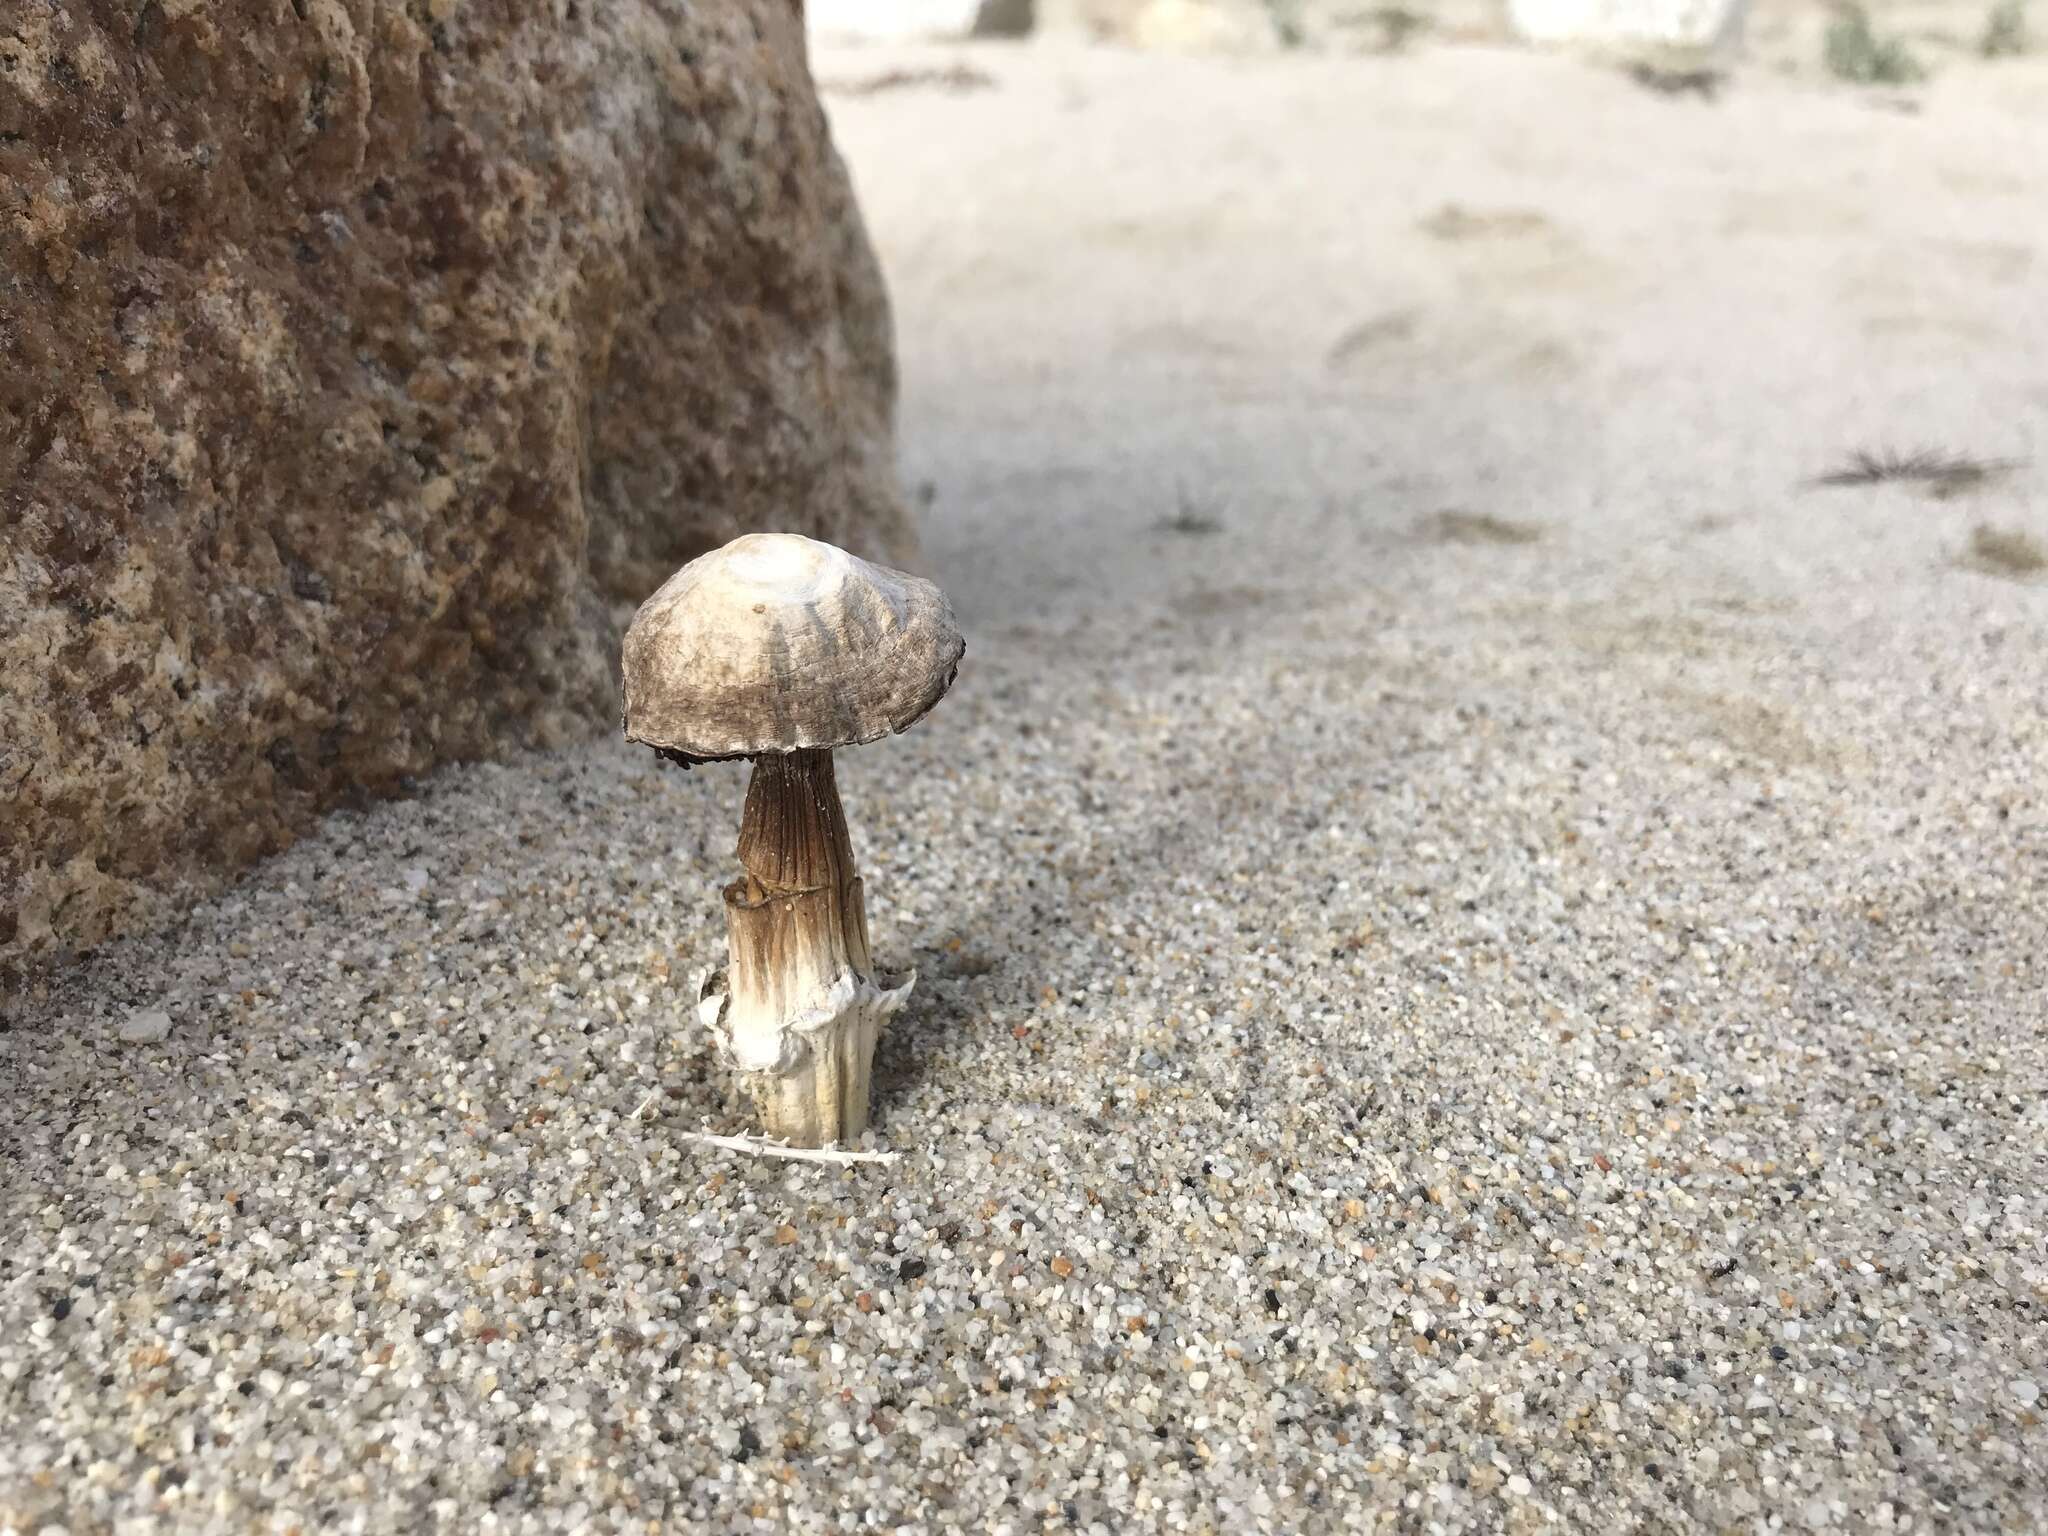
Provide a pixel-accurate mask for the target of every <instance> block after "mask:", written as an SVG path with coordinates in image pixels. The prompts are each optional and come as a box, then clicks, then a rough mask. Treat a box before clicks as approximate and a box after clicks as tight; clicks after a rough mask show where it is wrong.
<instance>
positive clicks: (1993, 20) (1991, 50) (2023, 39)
mask: <svg viewBox="0 0 2048 1536" xmlns="http://www.w3.org/2000/svg"><path fill="white" fill-rule="evenodd" d="M2032 46H2033V43H2032V40H2031V39H2030V38H2029V37H2028V36H2027V6H2026V0H2000V3H1999V4H1997V5H1994V6H1993V7H1992V8H1991V14H1990V15H1989V16H1987V17H1985V18H1984V35H1983V36H1982V37H1980V38H1979V39H1978V40H1977V53H1978V55H1979V56H1980V57H1982V58H1986V59H2015V58H2018V57H2019V56H2020V55H2021V54H2023V53H2026V52H2027V51H2028V50H2029V49H2030V48H2032Z"/></svg>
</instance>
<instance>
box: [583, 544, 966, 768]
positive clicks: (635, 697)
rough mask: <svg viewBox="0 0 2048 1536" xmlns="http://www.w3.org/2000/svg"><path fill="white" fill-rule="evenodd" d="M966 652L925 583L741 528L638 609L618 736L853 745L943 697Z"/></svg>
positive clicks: (679, 750) (782, 745) (702, 745)
mask: <svg viewBox="0 0 2048 1536" xmlns="http://www.w3.org/2000/svg"><path fill="white" fill-rule="evenodd" d="M966 649H967V646H966V642H965V641H964V640H962V639H961V638H960V627H959V625H958V624H957V623H956V622H955V621H954V618H953V609H952V607H951V605H949V604H948V603H947V601H946V597H945V594H944V593H943V592H941V591H940V590H939V589H938V588H937V587H935V586H933V585H932V584H931V583H930V582H928V581H924V580H922V579H920V578H918V577H916V576H911V575H908V574H906V573H905V572H903V571H897V570H891V569H890V568H889V567H887V566H882V565H870V564H869V563H868V562H867V561H865V560H861V559H858V558H856V557H855V556H853V555H849V554H848V553H847V552H846V551H845V550H843V549H839V548H836V547H834V546H833V545H830V544H821V543H819V542H818V541H817V540H816V539H806V538H803V537H802V536H800V535H798V534H793V533H750V534H747V535H745V536H744V537H742V538H737V539H734V540H733V541H732V542H731V543H730V544H728V545H726V546H725V547H724V548H723V549H715V550H713V551H711V553H710V554H708V555H700V556H698V557H697V558H696V559H695V560H692V561H691V562H690V563H689V564H688V565H686V566H684V567H683V568H682V569H681V570H679V571H677V572H676V573H675V575H673V576H671V577H669V579H668V580H667V581H666V582H664V583H663V584H662V588H661V590H660V591H659V592H656V593H655V594H654V596H652V597H650V598H648V599H647V601H646V602H644V603H642V604H641V605H640V611H639V613H637V614H635V615H634V617H633V624H632V627H631V628H630V629H628V630H627V631H626V642H625V647H624V651H623V657H622V660H623V670H624V673H625V694H626V715H625V727H626V739H627V740H628V741H637V742H642V743H645V744H646V745H648V746H650V747H656V748H658V749H660V750H661V751H662V752H664V753H665V754H667V755H668V756H671V757H677V758H681V759H683V760H685V761H689V762H711V761H715V760H717V759H719V758H729V757H754V756H757V755H758V754H760V753H763V752H794V751H796V750H797V749H799V748H804V747H809V748H820V747H851V746H858V745H859V744H860V743H862V742H867V741H876V740H879V739H880V738H881V737H884V736H887V735H890V734H891V733H893V732H896V731H901V730H905V729H907V728H908V727H909V726H911V725H912V724H914V723H915V722H916V721H917V720H918V719H920V718H921V717H922V716H923V715H924V713H925V712H926V711H927V710H929V709H930V708H931V707H932V706H933V705H934V704H936V703H938V702H939V700H940V698H942V697H943V696H944V695H945V692H946V690H947V689H948V688H950V687H951V686H952V684H953V673H954V671H955V670H956V669H957V668H958V667H959V665H960V657H961V654H962V653H963V652H964V651H965V650H966Z"/></svg>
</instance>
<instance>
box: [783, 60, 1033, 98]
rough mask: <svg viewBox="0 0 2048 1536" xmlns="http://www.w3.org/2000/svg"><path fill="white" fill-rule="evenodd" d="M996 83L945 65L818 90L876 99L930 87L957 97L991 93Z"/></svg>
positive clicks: (967, 68)
mask: <svg viewBox="0 0 2048 1536" xmlns="http://www.w3.org/2000/svg"><path fill="white" fill-rule="evenodd" d="M995 83H996V81H995V76H993V75H991V74H989V73H988V72H987V71H986V70H980V69H976V68H975V67H974V66H973V65H971V64H946V65H926V66H924V67H922V68H915V69H913V68H898V69H885V70H883V71H882V72H881V73H879V74H874V75H861V76H859V77H857V78H855V79H851V80H820V81H819V82H818V89H819V90H821V91H823V92H825V93H827V94H828V95H833V96H879V95H881V94H882V93H883V92H885V91H901V90H908V89H911V88H913V87H918V86H929V87H931V88H932V89H934V90H941V91H946V92H948V93H950V94H952V95H955V96H959V95H964V94H966V93H967V92H969V91H986V90H992V89H993V88H994V87H995Z"/></svg>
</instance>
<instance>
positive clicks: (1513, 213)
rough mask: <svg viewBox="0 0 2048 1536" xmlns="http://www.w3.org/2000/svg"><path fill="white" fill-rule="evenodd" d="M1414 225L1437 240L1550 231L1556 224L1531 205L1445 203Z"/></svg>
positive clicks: (1537, 233)
mask: <svg viewBox="0 0 2048 1536" xmlns="http://www.w3.org/2000/svg"><path fill="white" fill-rule="evenodd" d="M1417 227H1418V228H1420V229H1421V231H1422V232H1423V233H1424V234H1426V235H1432V236H1434V237H1435V238H1436V239H1438V240H1481V239H1510V240H1512V239H1519V238H1523V237H1526V236H1530V235H1545V234H1550V233H1552V232H1553V230H1554V229H1555V227H1556V226H1554V225H1553V224H1552V223H1551V222H1550V220H1549V219H1547V218H1546V217H1544V216H1543V215H1542V214H1541V213H1539V212H1537V211H1536V210H1535V209H1534V208H1493V209H1474V208H1466V207H1463V206H1461V205H1459V204H1457V203H1445V204H1444V205H1443V207H1441V208H1439V209H1437V211H1436V212H1435V213H1432V214H1431V215H1430V216H1429V217H1428V218H1426V219H1424V220H1422V222H1421V223H1420V224H1419V225H1418V226H1417Z"/></svg>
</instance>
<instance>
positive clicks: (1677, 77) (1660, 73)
mask: <svg viewBox="0 0 2048 1536" xmlns="http://www.w3.org/2000/svg"><path fill="white" fill-rule="evenodd" d="M1628 77H1629V79H1631V80H1633V81H1635V83H1636V84H1637V85H1640V86H1641V87H1642V88H1643V89H1644V90H1646V91H1655V92H1656V93H1657V94H1658V95H1660V96H1697V97H1699V98H1700V100H1702V101H1712V100H1714V98H1715V97H1717V96H1719V95H1720V94H1721V87H1722V86H1724V85H1726V84H1727V83H1728V71H1726V70H1725V69H1710V68H1699V67H1694V68H1683V69H1674V68H1672V67H1670V66H1668V65H1663V64H1652V63H1651V62H1649V61H1648V60H1647V59H1638V60H1636V61H1635V62H1634V63H1632V64H1630V65H1629V66H1628Z"/></svg>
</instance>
